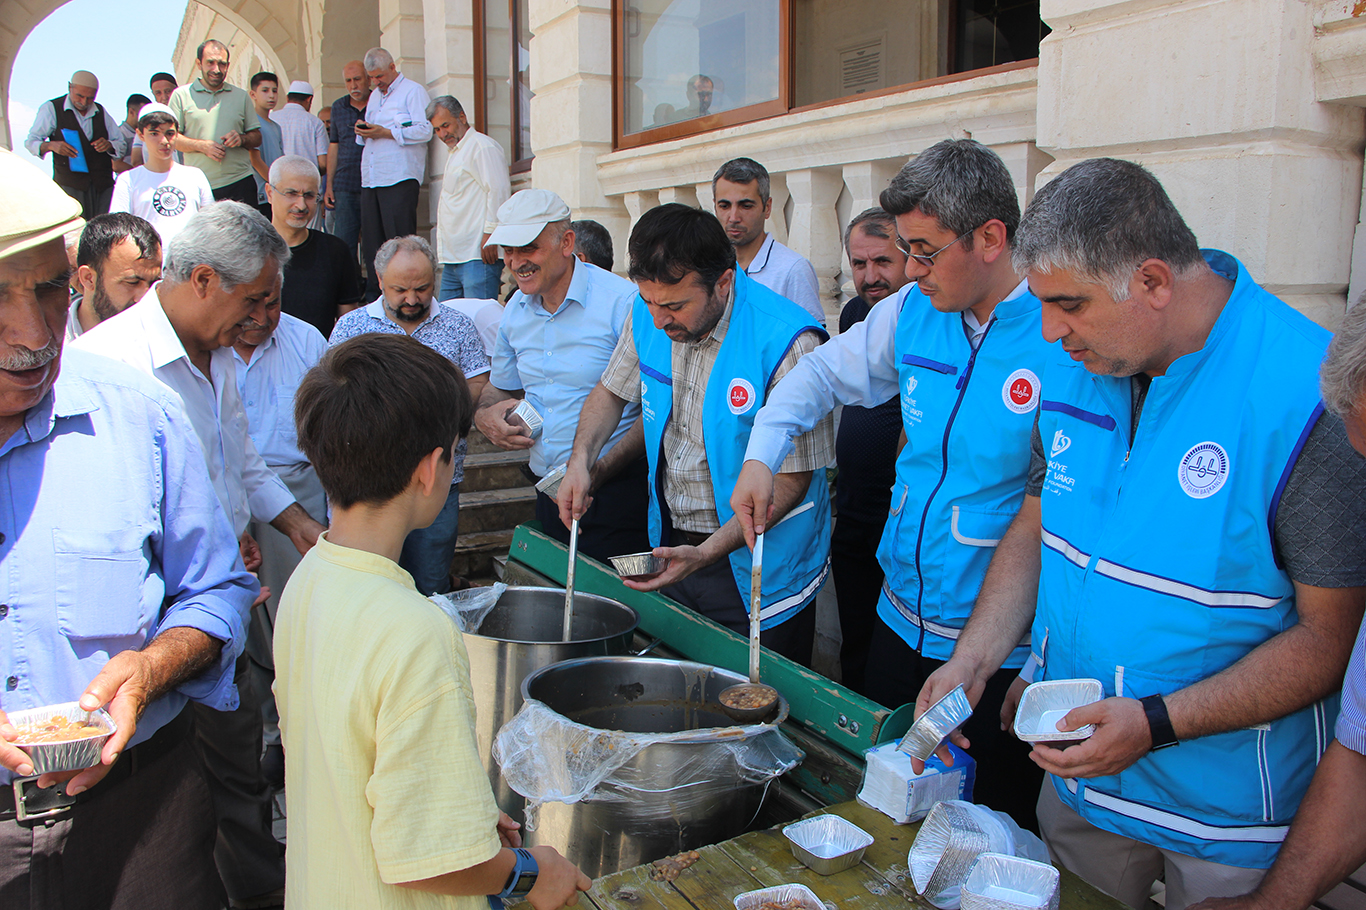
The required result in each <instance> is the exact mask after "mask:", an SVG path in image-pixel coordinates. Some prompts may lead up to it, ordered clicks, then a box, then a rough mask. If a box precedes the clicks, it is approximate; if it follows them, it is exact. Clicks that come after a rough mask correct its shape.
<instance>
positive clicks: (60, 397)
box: [0, 355, 99, 457]
mask: <svg viewBox="0 0 1366 910" xmlns="http://www.w3.org/2000/svg"><path fill="white" fill-rule="evenodd" d="M58 356H60V355H58ZM63 375H64V374H62V373H58V374H57V381H56V382H54V383H53V384H52V388H51V389H48V393H47V394H46V395H44V396H43V399H42V400H41V401H39V402H38V403H37V404H35V405H34V406H33V407H31V408H29V409H28V412H27V413H25V414H24V432H23V433H19V432H15V433H13V434H12V435H11V436H10V438H9V439H7V440H5V443H4V445H2V446H0V457H3V456H4V455H6V454H7V453H8V452H9V451H10V450H11V449H15V448H18V447H19V446H21V445H27V444H28V443H30V442H37V441H39V440H40V439H46V438H47V437H48V435H49V434H50V433H51V432H52V428H53V427H54V426H55V425H56V423H57V418H58V417H75V416H77V415H79V414H89V413H90V412H91V411H94V410H95V409H96V408H98V407H99V405H98V404H96V403H95V399H94V398H92V397H91V395H90V390H89V389H88V388H86V387H85V386H83V385H82V384H81V383H79V382H76V381H75V380H64V379H63Z"/></svg>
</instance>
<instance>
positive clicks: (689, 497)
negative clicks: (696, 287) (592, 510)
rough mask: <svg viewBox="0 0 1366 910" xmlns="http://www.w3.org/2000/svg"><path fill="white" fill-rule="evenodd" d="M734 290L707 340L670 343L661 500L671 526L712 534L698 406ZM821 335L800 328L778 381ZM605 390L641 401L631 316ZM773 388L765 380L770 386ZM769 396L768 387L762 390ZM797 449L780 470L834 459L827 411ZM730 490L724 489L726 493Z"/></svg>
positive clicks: (711, 497) (714, 519)
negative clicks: (670, 397) (669, 404)
mask: <svg viewBox="0 0 1366 910" xmlns="http://www.w3.org/2000/svg"><path fill="white" fill-rule="evenodd" d="M734 305H735V293H734V290H733V289H732V291H731V297H730V299H729V300H728V301H726V308H725V310H723V311H722V313H721V320H720V321H719V322H717V323H716V328H714V329H712V331H711V334H710V335H708V336H707V337H706V339H705V340H703V341H701V342H699V343H697V344H678V343H675V344H674V345H673V412H672V413H671V414H670V416H669V422H668V424H667V425H666V426H665V427H664V451H665V453H666V457H667V461H666V464H665V470H664V499H665V501H666V502H667V503H668V504H669V513H670V515H671V516H672V519H673V524H674V527H676V528H679V529H681V530H684V531H692V532H694V533H698V534H710V533H712V532H714V531H716V530H718V529H719V528H720V527H721V522H720V519H719V517H718V516H717V514H716V491H715V489H714V488H713V487H712V482H711V472H710V470H709V469H708V467H707V451H706V447H705V443H704V440H703V426H702V405H703V402H704V400H705V397H706V391H707V380H708V379H709V378H710V377H711V368H712V366H713V365H714V364H715V363H716V355H717V354H718V353H720V351H721V342H722V341H723V340H725V337H726V329H727V328H728V327H729V326H730V314H731V308H732V307H733V306H734ZM820 343H821V338H820V336H819V335H818V334H816V332H815V331H814V330H812V331H808V332H803V333H802V334H801V335H799V336H798V337H797V341H796V343H795V344H793V345H792V347H791V348H790V349H789V350H788V352H787V355H786V356H785V357H784V358H783V361H782V363H781V364H779V366H778V369H777V371H776V372H775V373H774V374H773V382H774V383H777V381H778V380H780V379H782V378H783V377H784V376H785V375H787V372H788V370H791V369H792V368H793V367H794V366H796V365H797V361H798V360H800V359H801V358H802V356H803V355H805V354H809V353H810V352H811V351H813V350H815V349H816V348H817V347H819V346H820ZM602 384H603V386H604V387H606V389H607V391H609V392H611V393H612V394H613V395H616V396H617V397H618V398H623V399H625V400H626V401H633V402H638V401H640V356H639V354H638V353H637V352H636V345H635V337H634V335H633V333H632V331H631V320H630V319H628V320H626V325H625V326H624V327H623V329H622V332H621V339H620V340H619V341H618V342H617V348H616V350H615V351H614V352H613V353H612V359H611V361H610V362H609V363H608V364H607V371H606V372H605V373H603V375H602ZM772 387H773V385H772V384H770V385H769V389H771V388H772ZM764 391H765V396H767V393H768V389H765V390H764ZM795 445H796V448H794V449H793V451H792V454H791V455H789V456H787V459H786V460H785V461H784V462H783V463H782V465H781V466H780V467H779V468H778V473H780V474H796V473H799V472H801V471H819V470H822V469H823V468H825V466H826V465H828V464H831V463H832V462H833V461H834V460H835V418H834V415H833V414H827V415H825V417H823V418H822V419H821V421H820V423H818V424H816V426H815V427H814V428H813V429H812V430H811V431H810V432H809V433H804V434H802V435H801V436H798V437H797V439H796V440H795ZM730 493H731V491H730V490H726V491H724V495H725V496H727V497H729V496H730Z"/></svg>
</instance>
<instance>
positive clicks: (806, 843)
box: [783, 815, 873, 875]
mask: <svg viewBox="0 0 1366 910" xmlns="http://www.w3.org/2000/svg"><path fill="white" fill-rule="evenodd" d="M783 837H785V838H787V840H788V843H790V844H791V845H792V855H793V856H795V857H797V859H799V860H801V861H802V862H803V863H804V864H805V865H806V866H807V867H808V868H810V869H811V871H813V872H817V873H819V874H821V875H834V874H835V873H836V872H843V871H844V870H845V869H848V868H850V867H852V866H857V865H858V863H859V860H861V859H863V851H864V850H867V849H868V847H869V846H870V845H871V844H872V843H873V835H871V834H869V833H868V832H867V831H864V830H863V829H862V828H860V827H859V826H858V825H856V824H854V823H853V822H851V821H848V820H846V819H843V818H840V817H839V816H838V815H817V816H816V817H815V818H805V819H802V820H801V821H799V822H795V823H793V824H791V825H788V826H787V827H786V828H784V829H783Z"/></svg>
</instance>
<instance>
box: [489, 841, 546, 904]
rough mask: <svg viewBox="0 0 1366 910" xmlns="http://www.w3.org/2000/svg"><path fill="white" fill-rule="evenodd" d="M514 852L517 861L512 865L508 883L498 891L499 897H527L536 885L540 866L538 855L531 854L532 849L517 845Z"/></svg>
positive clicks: (514, 898)
mask: <svg viewBox="0 0 1366 910" xmlns="http://www.w3.org/2000/svg"><path fill="white" fill-rule="evenodd" d="M512 852H513V853H515V854H516V855H517V863H516V865H514V866H513V867H512V874H510V875H509V876H508V881H507V884H506V885H504V886H503V890H502V891H500V892H498V897H500V898H509V899H513V900H517V899H520V898H523V897H526V896H527V895H528V894H530V893H531V889H532V888H534V887H536V876H537V875H539V874H540V867H539V866H537V865H536V857H534V856H532V855H531V851H530V850H525V849H523V848H521V847H517V848H515V849H514V850H513V851H512Z"/></svg>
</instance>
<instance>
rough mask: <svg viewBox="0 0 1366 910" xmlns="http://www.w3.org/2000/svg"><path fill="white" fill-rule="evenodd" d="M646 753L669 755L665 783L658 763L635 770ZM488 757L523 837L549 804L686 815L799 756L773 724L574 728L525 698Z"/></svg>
mask: <svg viewBox="0 0 1366 910" xmlns="http://www.w3.org/2000/svg"><path fill="white" fill-rule="evenodd" d="M651 746H656V747H663V748H666V749H668V760H669V761H668V764H669V767H670V768H671V773H670V774H669V775H668V780H667V781H661V780H659V776H660V775H659V768H658V763H652V762H648V761H642V762H640V763H639V764H640V765H642V766H644V767H637V766H636V763H635V759H636V758H637V756H639V755H640V754H641V752H643V751H644V750H645V749H647V748H649V747H651ZM493 757H494V760H496V761H497V762H498V765H499V767H500V768H501V769H502V772H503V779H504V780H506V781H507V783H508V785H509V786H510V787H512V789H513V790H516V791H517V792H518V793H520V794H521V795H522V796H524V797H526V799H527V830H535V826H536V810H537V809H538V808H539V807H540V806H541V805H542V804H544V803H547V802H561V803H577V802H579V801H581V800H588V801H592V802H605V803H610V802H621V803H630V804H631V807H632V815H633V817H634V818H637V819H639V818H640V817H641V815H642V813H644V814H646V815H648V814H650V813H655V814H657V815H658V817H659V819H660V820H661V821H665V820H669V819H673V818H675V817H677V816H680V815H681V816H687V815H688V814H689V810H690V809H691V808H692V807H696V806H699V805H702V804H704V803H707V802H710V801H713V800H716V799H718V798H724V797H725V795H726V794H728V793H730V792H731V791H733V790H734V789H735V788H736V787H737V786H738V785H741V784H750V785H753V784H767V783H768V782H770V781H772V780H773V779H774V778H775V777H778V776H780V775H782V774H785V773H787V772H788V771H790V770H792V769H793V768H795V767H796V766H797V765H798V764H800V763H801V760H802V759H803V758H804V757H805V756H804V755H803V754H802V751H801V750H800V749H798V748H797V747H796V746H794V745H792V743H791V742H789V741H788V739H787V737H785V736H783V734H782V733H781V732H780V731H779V730H778V728H777V727H776V726H774V725H772V724H754V725H752V726H746V727H721V728H716V727H704V728H700V729H694V730H683V731H681V732H678V733H622V732H619V731H616V730H601V729H598V728H596V727H589V726H585V725H584V724H580V723H576V722H574V721H572V720H570V719H569V718H567V717H565V716H564V715H562V714H560V713H558V712H556V711H554V710H552V709H551V708H550V707H548V706H547V705H545V704H544V703H543V702H540V701H537V700H536V699H531V698H529V699H527V701H526V703H525V704H524V705H523V706H522V709H521V710H520V711H518V712H517V715H516V716H515V717H513V718H512V720H510V721H508V722H507V723H506V724H504V725H503V728H502V729H501V730H499V731H498V736H497V738H496V739H495V740H494V743H493ZM662 797H663V798H662ZM646 820H647V821H648V818H647V819H646Z"/></svg>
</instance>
